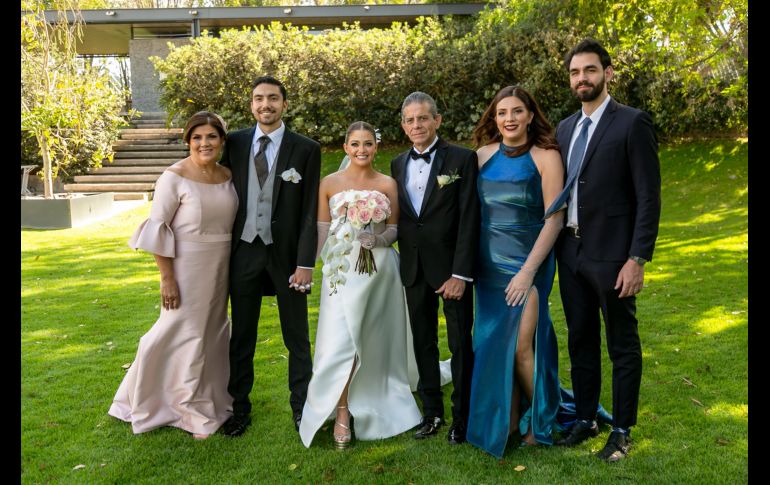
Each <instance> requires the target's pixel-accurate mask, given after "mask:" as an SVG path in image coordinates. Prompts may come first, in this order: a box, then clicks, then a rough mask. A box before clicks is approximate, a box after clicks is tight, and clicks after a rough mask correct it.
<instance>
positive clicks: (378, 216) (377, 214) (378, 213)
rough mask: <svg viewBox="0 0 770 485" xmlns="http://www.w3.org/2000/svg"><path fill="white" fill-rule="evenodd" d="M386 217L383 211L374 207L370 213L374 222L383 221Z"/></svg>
mask: <svg viewBox="0 0 770 485" xmlns="http://www.w3.org/2000/svg"><path fill="white" fill-rule="evenodd" d="M387 217H388V216H387V215H386V214H385V211H384V210H382V209H380V208H379V207H375V208H374V210H373V211H372V220H373V221H374V222H382V221H384V220H385V219H387Z"/></svg>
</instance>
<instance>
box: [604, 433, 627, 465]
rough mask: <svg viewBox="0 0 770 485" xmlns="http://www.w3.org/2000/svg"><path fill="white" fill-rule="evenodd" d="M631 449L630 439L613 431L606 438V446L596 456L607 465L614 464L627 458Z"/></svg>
mask: <svg viewBox="0 0 770 485" xmlns="http://www.w3.org/2000/svg"><path fill="white" fill-rule="evenodd" d="M630 449H631V439H630V438H629V437H628V436H626V435H625V434H623V433H620V432H618V431H613V432H612V433H610V437H609V438H607V444H606V445H604V448H602V450H601V451H600V452H599V453H597V454H596V456H598V457H599V458H601V459H602V460H604V461H606V462H607V463H614V462H616V461H619V460H622V459H623V458H625V457H626V456H628V450H630Z"/></svg>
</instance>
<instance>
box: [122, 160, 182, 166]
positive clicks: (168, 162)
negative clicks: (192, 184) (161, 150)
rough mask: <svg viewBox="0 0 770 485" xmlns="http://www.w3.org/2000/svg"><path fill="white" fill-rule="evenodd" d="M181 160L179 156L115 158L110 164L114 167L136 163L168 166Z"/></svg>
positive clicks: (134, 164)
mask: <svg viewBox="0 0 770 485" xmlns="http://www.w3.org/2000/svg"><path fill="white" fill-rule="evenodd" d="M179 160H180V159H178V158H115V159H113V160H112V163H111V164H110V165H111V166H114V167H131V166H136V165H157V166H161V165H164V166H166V167H168V166H169V165H171V164H174V163H176V162H178V161H179Z"/></svg>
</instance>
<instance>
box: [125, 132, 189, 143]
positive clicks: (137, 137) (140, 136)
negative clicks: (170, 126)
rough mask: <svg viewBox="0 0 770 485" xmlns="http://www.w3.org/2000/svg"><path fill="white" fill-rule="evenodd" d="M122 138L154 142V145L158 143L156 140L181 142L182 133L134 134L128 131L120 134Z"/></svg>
mask: <svg viewBox="0 0 770 485" xmlns="http://www.w3.org/2000/svg"><path fill="white" fill-rule="evenodd" d="M120 138H121V139H122V140H153V142H154V143H157V142H156V141H155V140H181V139H182V133H181V132H180V133H178V134H174V133H170V134H164V133H132V132H130V131H126V132H123V133H121V134H120Z"/></svg>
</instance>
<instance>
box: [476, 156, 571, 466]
mask: <svg viewBox="0 0 770 485" xmlns="http://www.w3.org/2000/svg"><path fill="white" fill-rule="evenodd" d="M477 184H478V192H479V199H480V202H481V231H480V236H479V237H480V240H479V256H478V272H477V283H476V318H475V321H474V334H473V350H474V354H475V361H474V369H473V379H472V381H471V404H470V416H469V419H468V431H467V435H466V438H467V440H468V442H469V443H471V444H472V445H474V446H477V447H479V448H481V449H482V450H484V451H486V452H488V453H490V454H492V455H494V456H496V457H498V458H501V457H502V455H503V452H504V451H505V448H506V445H507V442H508V430H509V429H515V428H516V427H517V426H516V424H518V428H519V431H520V432H521V433H522V434H526V432H527V431H529V429H530V427H531V428H532V433H533V436H534V438H535V440H536V441H537V442H538V443H542V444H552V442H553V439H552V437H551V434H552V431H553V425H554V422H555V418H556V413H557V411H558V409H559V381H558V348H557V345H556V335H555V333H554V331H553V324H552V322H551V318H550V313H549V311H548V296H549V295H550V292H551V288H552V285H553V278H554V275H555V271H556V262H555V258H554V255H553V252H551V253H550V254H549V255H548V257H547V258H546V259H545V260H544V261H543V262H542V264H541V265H540V267H539V268H538V270H537V273H536V274H535V277H534V279H533V286H534V288H535V289H536V290H537V294H538V298H537V315H536V318H537V323H536V326H535V329H534V334H533V352H534V363H533V376H532V387H533V392H532V399H531V402H529V399H527V397H526V395H525V393H524V392H523V390H522V392H519V402H518V403H516V404H518V406H519V422H518V423H510V419H511V416H510V413H511V405H512V401H511V400H512V396H513V390H514V386H515V385H516V384H517V383H516V382H515V381H514V379H515V374H516V372H515V367H516V361H515V356H516V348H517V345H518V337H519V330H520V326H521V318H522V314H523V309H524V308H525V306H526V305H528V304H529V302H530V301H531V300H530V298H531V294H528V295H527V299H526V301H525V303H524V305H518V306H514V307H511V306H508V304H507V303H506V302H505V288H506V286H507V285H508V283H509V282H510V280H511V278H513V277H514V276H515V275H516V274H517V273H518V272H519V270H520V269H521V267H522V265H523V264H524V262H525V261H526V259H527V256H528V255H529V253H530V251H531V250H532V247H533V246H534V244H535V241H536V240H537V237H538V236H539V234H540V230H541V229H542V227H543V214H544V207H543V194H542V181H541V178H540V174H539V172H538V171H537V167H536V166H535V163H534V161H533V160H532V157H531V155H530V154H529V153H525V154H523V155H521V156H518V157H514V158H510V157H507V156H505V155H504V154H503V153H501V152H499V151H498V152H497V153H496V154H495V155H493V157H492V158H490V160H488V161H487V162H486V163H485V164H484V165H483V166H482V167H481V169H480V170H479V178H478V182H477ZM501 363H504V364H503V367H504V368H502V369H501V368H500V364H501Z"/></svg>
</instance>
